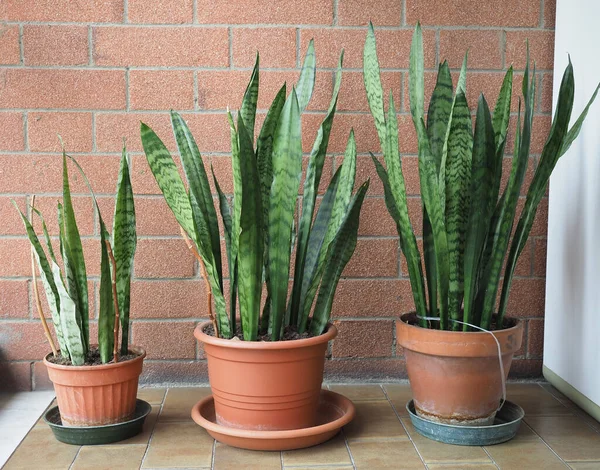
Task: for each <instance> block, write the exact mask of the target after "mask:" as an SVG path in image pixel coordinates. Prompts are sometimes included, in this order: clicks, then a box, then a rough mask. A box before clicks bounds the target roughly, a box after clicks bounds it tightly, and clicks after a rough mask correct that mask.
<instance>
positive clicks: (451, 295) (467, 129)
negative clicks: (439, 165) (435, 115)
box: [445, 91, 473, 328]
mask: <svg viewBox="0 0 600 470" xmlns="http://www.w3.org/2000/svg"><path fill="white" fill-rule="evenodd" d="M472 129H473V127H472V124H471V113H470V111H469V107H468V105H467V100H466V98H465V95H464V93H463V92H462V91H459V92H458V93H457V94H456V100H455V103H454V106H453V109H452V119H451V121H450V132H449V133H448V141H447V142H448V145H447V146H448V156H447V159H446V184H445V191H446V209H445V210H446V232H447V238H448V264H449V284H448V315H449V317H450V318H451V319H454V320H459V319H460V314H461V310H462V300H463V293H464V284H463V283H464V279H463V275H464V271H463V270H464V265H463V255H464V250H465V237H466V230H467V221H468V214H469V189H470V187H469V183H470V177H471V153H472V151H473V134H472ZM455 325H456V326H458V324H456V323H452V324H451V325H450V326H451V327H452V328H456V327H455Z"/></svg>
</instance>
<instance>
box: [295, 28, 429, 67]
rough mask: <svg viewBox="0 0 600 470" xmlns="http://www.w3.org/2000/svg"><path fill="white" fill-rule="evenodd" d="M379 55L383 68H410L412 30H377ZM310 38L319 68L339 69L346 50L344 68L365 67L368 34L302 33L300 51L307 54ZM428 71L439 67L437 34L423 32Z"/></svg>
mask: <svg viewBox="0 0 600 470" xmlns="http://www.w3.org/2000/svg"><path fill="white" fill-rule="evenodd" d="M375 36H376V38H377V55H378V57H379V64H380V66H381V67H382V68H384V69H385V68H394V69H396V68H406V69H407V68H408V61H409V53H410V43H411V39H412V30H409V29H403V30H383V29H382V30H377V31H376V32H375ZM311 38H314V40H315V51H316V53H317V66H318V67H329V68H335V67H337V64H338V60H339V57H340V52H341V50H342V49H344V67H347V68H359V69H361V70H362V67H363V47H364V44H365V39H366V31H365V30H363V29H343V28H339V29H338V28H336V29H301V30H300V50H303V51H304V50H306V47H307V46H308V42H309V41H310V39H311ZM423 51H424V58H425V68H433V67H435V66H436V54H435V51H436V46H435V31H433V30H429V29H426V30H424V31H423Z"/></svg>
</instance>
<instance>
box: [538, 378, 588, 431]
mask: <svg viewBox="0 0 600 470" xmlns="http://www.w3.org/2000/svg"><path fill="white" fill-rule="evenodd" d="M538 385H539V387H540V388H541V389H542V390H544V391H545V392H546V393H548V394H550V395H551V396H552V398H554V399H555V400H556V401H558V402H559V403H560V404H561V405H563V406H564V407H565V408H567V409H568V410H569V412H570V413H571V416H572V417H575V418H577V419H578V420H580V421H583V422H584V424H585V425H586V426H587V427H588V428H590V429H591V430H592V431H594V432H595V433H596V434H600V428H595V427H594V425H593V424H592V423H590V422H588V420H587V419H586V417H588V416H590V415H589V414H588V413H586V411H585V410H584V409H582V408H581V407H580V406H579V405H577V403H575V402H574V401H572V400H571V399H569V397H567V396H565V395H564V394H563V396H565V398H566V400H567V401H565V400H564V399H562V398H561V397H559V396H557V395H555V394H554V393H552V390H556V391H558V392H559V393H560V390H558V389H556V388H555V387H554V386H553V385H552V384H550V383H548V385H550V386H551V387H552V388H551V390H548V389H546V388H545V387H544V382H539V383H538ZM549 416H552V415H549Z"/></svg>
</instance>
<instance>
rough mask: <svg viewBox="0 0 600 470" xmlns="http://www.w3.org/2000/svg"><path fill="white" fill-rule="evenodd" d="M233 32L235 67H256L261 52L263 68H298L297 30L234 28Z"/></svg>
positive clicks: (261, 65)
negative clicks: (257, 56)
mask: <svg viewBox="0 0 600 470" xmlns="http://www.w3.org/2000/svg"><path fill="white" fill-rule="evenodd" d="M232 31H233V39H232V51H233V65H234V66H235V67H254V61H255V60H256V53H257V52H260V67H261V68H264V67H296V30H295V29H293V28H234V29H233V30H232ZM302 53H304V52H303V51H302ZM299 60H302V58H300V59H299Z"/></svg>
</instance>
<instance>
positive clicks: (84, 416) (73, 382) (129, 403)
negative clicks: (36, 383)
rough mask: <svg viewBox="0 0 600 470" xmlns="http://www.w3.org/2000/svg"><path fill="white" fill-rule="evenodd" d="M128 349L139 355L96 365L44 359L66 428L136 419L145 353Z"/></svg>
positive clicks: (133, 347) (137, 348)
mask: <svg viewBox="0 0 600 470" xmlns="http://www.w3.org/2000/svg"><path fill="white" fill-rule="evenodd" d="M129 350H130V351H132V352H134V353H136V354H139V356H137V357H136V358H135V359H131V360H128V361H123V362H117V363H116V364H114V363H113V364H102V365H96V366H65V365H59V364H53V363H52V362H49V361H48V357H49V356H50V354H48V355H47V356H46V357H45V358H44V364H45V365H46V367H47V369H48V377H50V380H51V381H52V383H53V384H54V391H55V392H56V401H57V402H58V409H59V411H60V417H61V420H62V423H63V424H64V425H66V426H103V425H106V424H114V423H120V422H123V421H126V420H127V419H129V418H130V417H131V416H133V413H134V412H135V404H136V397H137V389H138V379H139V377H140V374H141V373H142V366H143V363H144V358H145V357H146V351H145V350H144V349H142V348H140V347H136V346H131V347H130V348H129Z"/></svg>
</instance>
